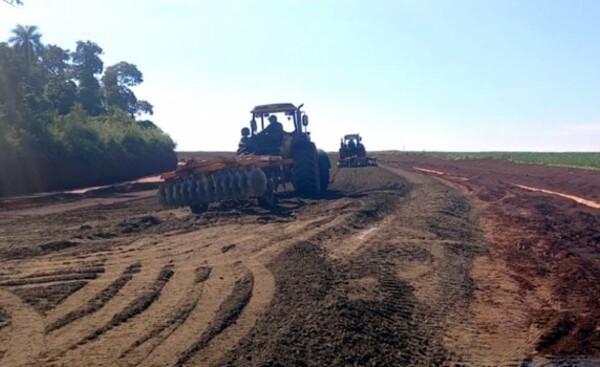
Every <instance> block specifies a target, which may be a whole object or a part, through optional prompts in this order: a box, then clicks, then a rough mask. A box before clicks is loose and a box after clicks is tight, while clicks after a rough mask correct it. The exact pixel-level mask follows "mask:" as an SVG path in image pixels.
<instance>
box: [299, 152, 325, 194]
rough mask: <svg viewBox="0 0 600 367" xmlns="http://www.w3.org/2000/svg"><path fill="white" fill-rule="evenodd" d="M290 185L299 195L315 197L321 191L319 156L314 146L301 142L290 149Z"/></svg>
mask: <svg viewBox="0 0 600 367" xmlns="http://www.w3.org/2000/svg"><path fill="white" fill-rule="evenodd" d="M292 159H293V161H294V167H293V168H292V184H293V185H294V190H295V191H296V193H297V194H299V195H315V194H318V193H319V191H321V181H320V178H319V155H318V153H317V148H316V147H315V144H313V143H309V142H302V143H298V144H296V145H295V146H294V147H293V148H292Z"/></svg>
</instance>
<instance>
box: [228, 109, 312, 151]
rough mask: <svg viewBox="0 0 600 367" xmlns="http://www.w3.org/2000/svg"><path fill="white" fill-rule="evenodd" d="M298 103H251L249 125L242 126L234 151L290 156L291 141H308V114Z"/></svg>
mask: <svg viewBox="0 0 600 367" xmlns="http://www.w3.org/2000/svg"><path fill="white" fill-rule="evenodd" d="M302 106H304V104H301V105H300V106H298V107H296V106H294V105H293V104H291V103H275V104H268V105H260V106H256V107H254V109H252V111H250V113H251V116H252V117H251V120H250V127H244V128H242V139H241V141H240V143H239V145H238V151H237V153H238V154H258V155H279V156H283V157H286V158H287V157H290V156H291V149H292V144H293V142H296V141H310V133H309V132H308V131H307V126H308V116H307V115H306V113H304V111H302V110H301V108H302ZM277 125H278V126H277Z"/></svg>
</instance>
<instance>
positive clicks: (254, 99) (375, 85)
mask: <svg viewBox="0 0 600 367" xmlns="http://www.w3.org/2000/svg"><path fill="white" fill-rule="evenodd" d="M23 2H24V5H23V6H20V7H11V6H9V5H6V4H4V3H2V2H0V40H3V41H6V40H8V38H9V37H10V35H11V30H12V29H13V28H14V27H15V26H16V25H17V24H22V25H36V26H38V27H39V28H40V32H41V33H42V35H43V37H42V42H43V43H44V44H56V45H59V46H61V47H63V48H68V49H71V50H73V49H74V48H75V44H76V42H77V41H78V40H83V41H86V40H91V41H93V42H96V43H97V44H98V45H99V46H100V47H102V48H103V49H104V54H103V55H102V59H103V60H104V63H105V66H109V65H112V64H115V63H117V62H119V61H127V62H130V63H133V64H136V65H137V66H138V68H139V69H140V70H141V71H142V72H143V74H144V83H143V84H141V85H139V86H137V87H135V89H134V91H135V93H136V95H137V96H138V98H141V99H146V100H148V101H149V102H150V103H152V104H153V105H154V112H155V113H154V115H153V116H151V117H150V118H151V119H152V120H153V121H154V122H155V123H156V124H157V125H158V126H160V127H161V128H162V129H163V130H164V131H166V132H167V133H168V134H169V135H170V136H171V137H172V138H173V139H174V140H175V142H176V143H177V149H178V150H187V151H190V150H205V151H207V150H221V151H222V150H228V151H231V150H235V149H236V148H237V143H238V141H239V138H240V129H241V128H242V127H244V126H248V124H249V120H250V118H251V116H250V113H249V111H250V110H251V109H252V107H253V106H255V105H259V104H267V103H276V102H290V103H294V104H301V103H304V111H305V112H306V113H307V115H308V116H309V120H310V123H309V126H308V127H309V130H310V131H311V136H312V138H313V140H314V141H315V142H316V143H317V145H318V146H319V147H322V148H324V149H326V150H330V151H333V150H337V148H338V146H339V139H340V137H341V136H342V135H344V134H348V133H355V132H358V133H360V134H361V135H362V136H363V142H364V143H365V146H366V148H367V150H388V149H393V150H412V151H422V150H427V151H433V150H443V151H497V150H501V151H600V21H599V20H600V1H596V0H589V1H582V0H581V1H579V0H527V1H522V0H497V1H490V0H460V1H459V0H431V1H425V0H371V1H368V2H367V1H363V0H344V1H342V0H339V1H333V0H254V1H246V0H237V1H236V0H229V1H224V0H173V1H158V0H127V1H122V0H102V1H91V0H88V1H81V0H52V1H48V0H23Z"/></svg>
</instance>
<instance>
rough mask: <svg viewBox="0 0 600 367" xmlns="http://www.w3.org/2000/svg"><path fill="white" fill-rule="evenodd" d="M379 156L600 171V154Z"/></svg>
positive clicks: (432, 154) (523, 153)
mask: <svg viewBox="0 0 600 367" xmlns="http://www.w3.org/2000/svg"><path fill="white" fill-rule="evenodd" d="M377 154H378V155H420V156H426V157H438V158H444V159H456V160H458V159H508V160H510V161H513V162H518V163H533V164H544V165H550V166H566V167H578V168H588V169H600V152H561V153H554V152H426V151H423V152H403V151H397V150H387V151H381V152H377Z"/></svg>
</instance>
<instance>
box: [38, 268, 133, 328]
mask: <svg viewBox="0 0 600 367" xmlns="http://www.w3.org/2000/svg"><path fill="white" fill-rule="evenodd" d="M140 268H141V265H140V264H139V263H136V264H132V265H129V266H128V267H127V268H126V269H125V270H124V271H123V273H122V274H121V276H120V277H119V278H117V279H115V280H114V281H112V282H111V283H110V284H109V285H108V286H107V287H106V288H104V289H102V290H101V291H100V292H99V293H98V294H96V295H95V296H94V297H93V298H92V299H90V300H88V301H87V302H86V304H85V305H84V306H83V307H81V308H78V309H77V310H74V311H71V312H69V313H67V314H66V315H64V316H62V317H60V318H59V319H57V320H55V321H53V322H52V323H50V324H49V325H47V326H46V333H49V332H51V331H54V330H57V329H60V328H62V327H63V326H65V325H67V324H69V323H71V322H74V321H76V320H79V319H81V318H83V317H85V316H87V315H90V314H92V313H94V312H96V311H98V310H99V309H101V308H102V307H104V305H105V304H106V303H107V302H108V301H110V300H111V299H112V298H113V297H114V296H115V295H116V294H117V293H118V292H119V291H120V290H121V289H122V288H123V287H124V286H125V285H126V284H127V283H128V282H129V281H130V280H131V279H132V278H133V276H134V274H136V273H138V272H140Z"/></svg>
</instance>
